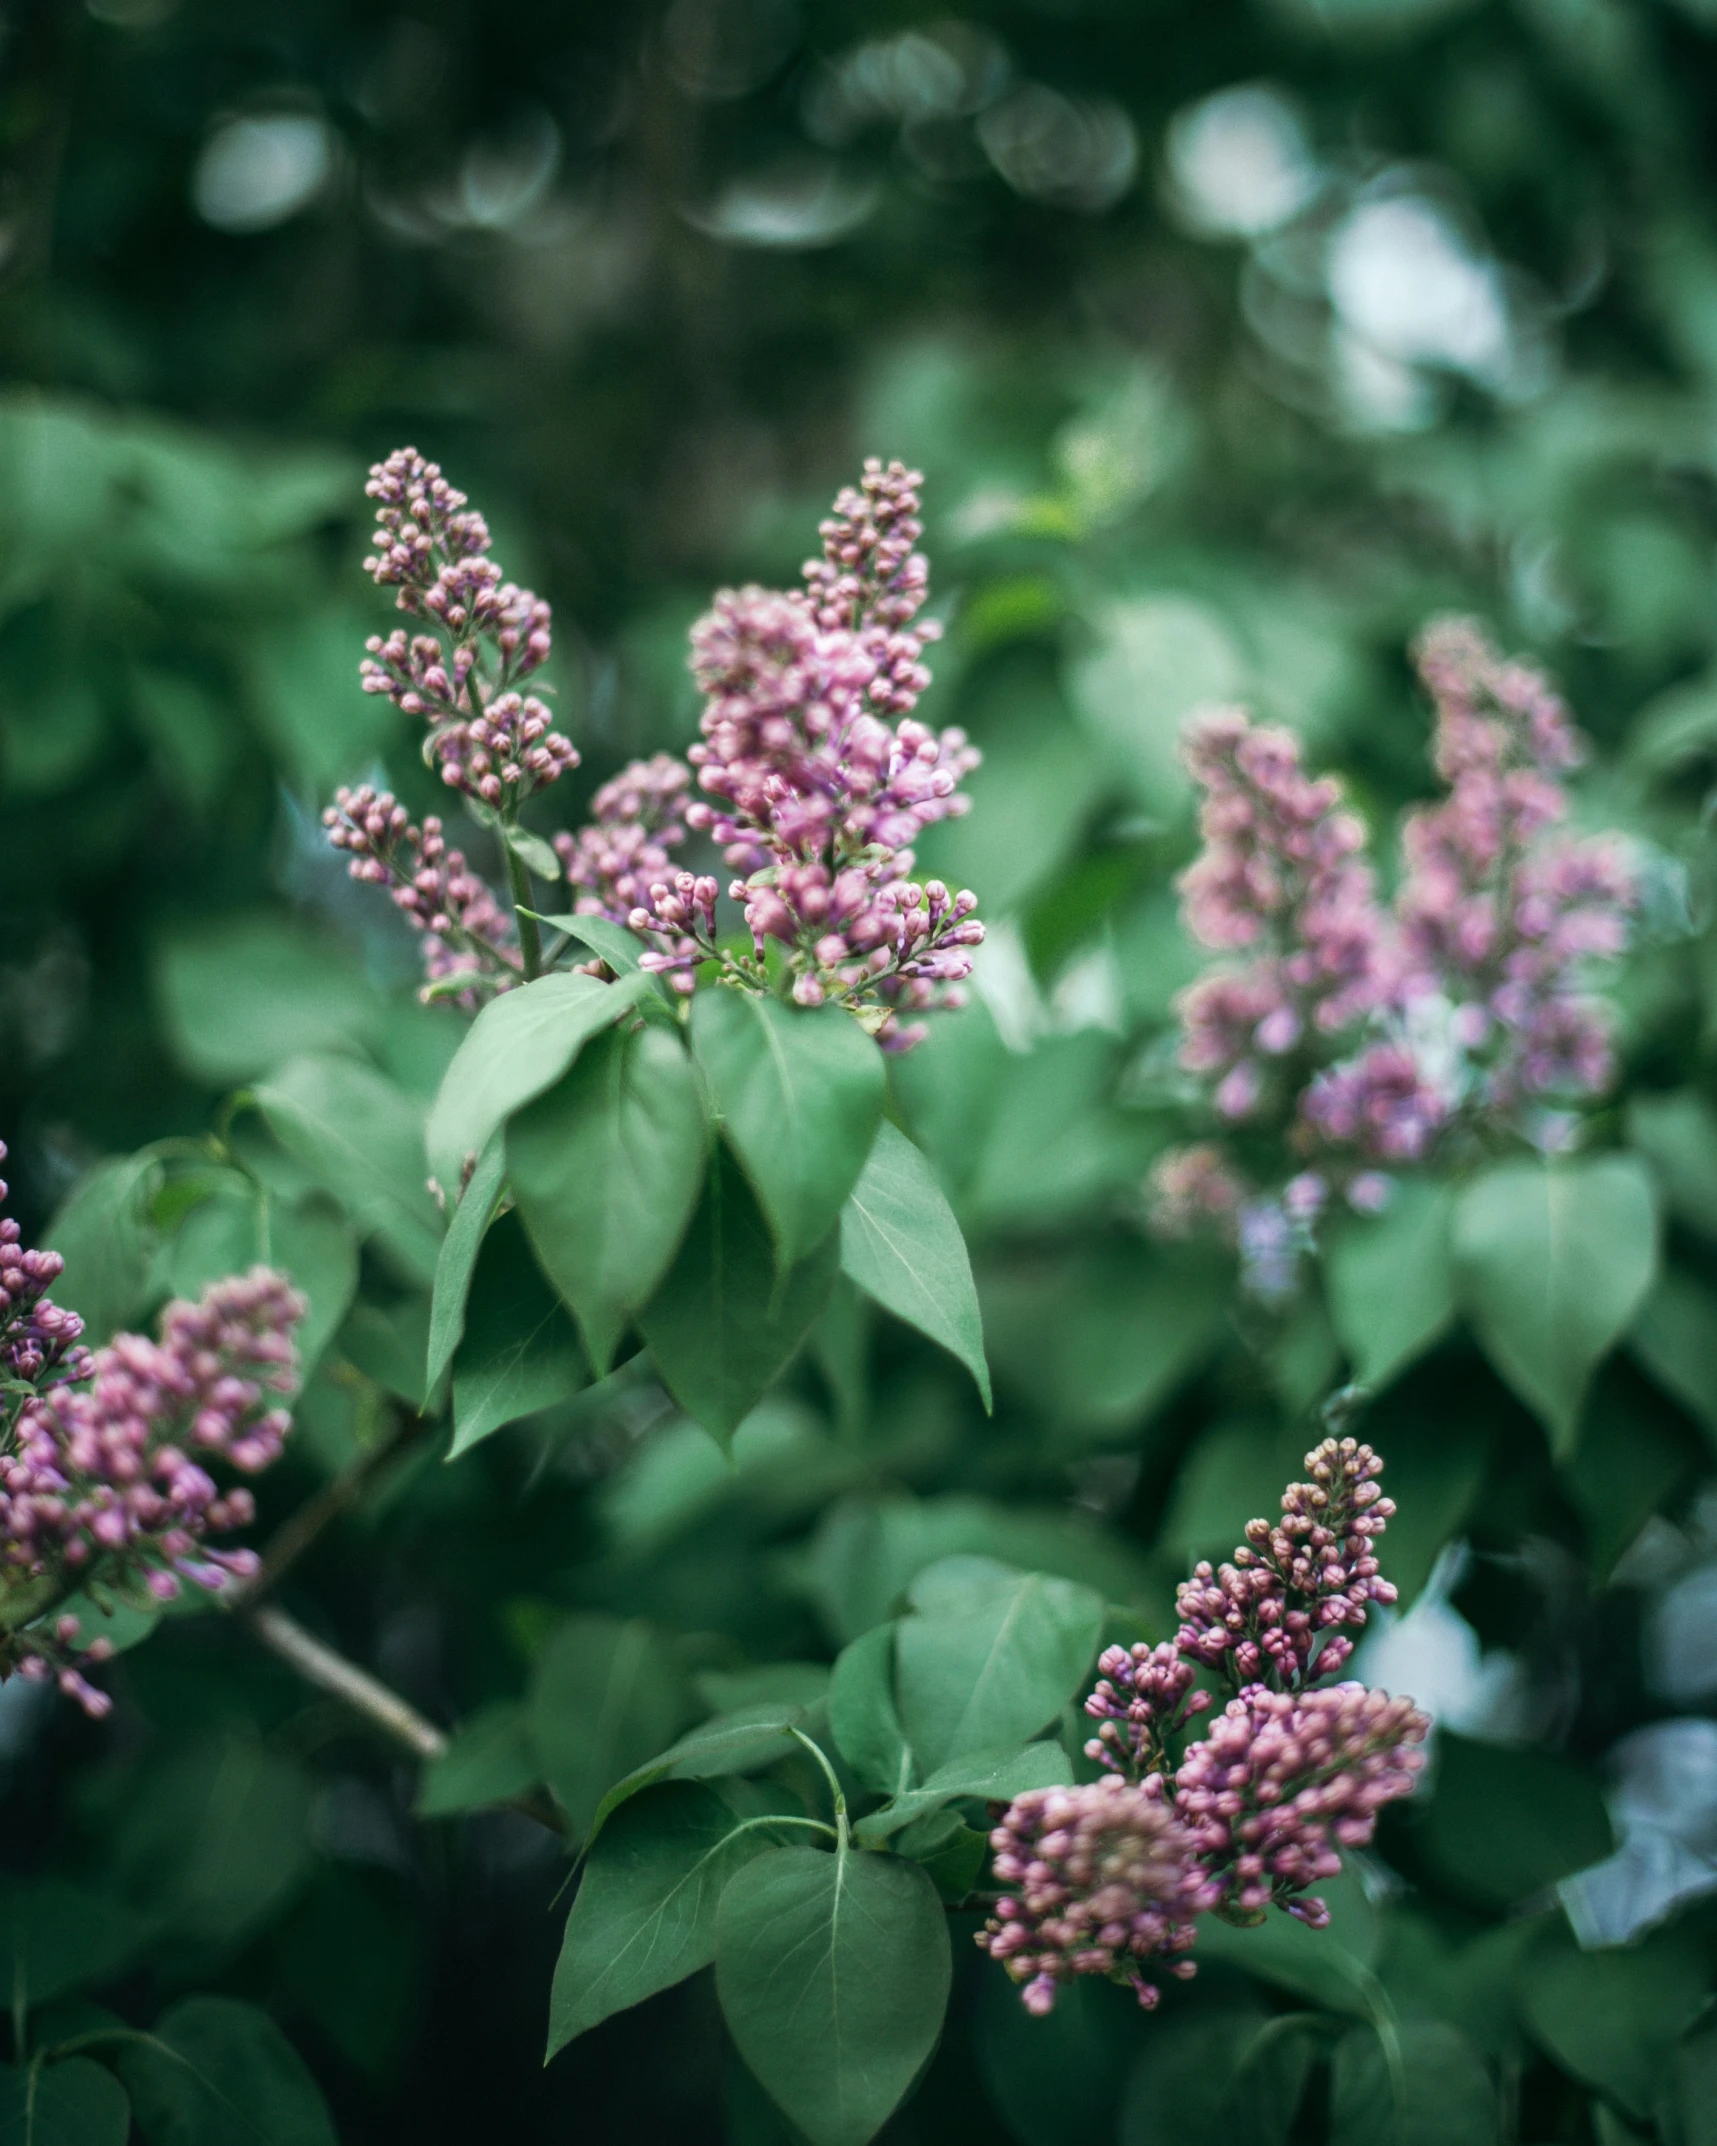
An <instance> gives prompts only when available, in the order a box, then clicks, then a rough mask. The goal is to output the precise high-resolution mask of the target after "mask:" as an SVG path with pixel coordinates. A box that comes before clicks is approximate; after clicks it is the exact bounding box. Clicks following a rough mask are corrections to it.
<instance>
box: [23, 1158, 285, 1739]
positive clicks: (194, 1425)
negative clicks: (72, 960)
mask: <svg viewBox="0 0 1717 2146" xmlns="http://www.w3.org/2000/svg"><path fill="white" fill-rule="evenodd" d="M4 1153H5V1150H4V1148H0V1156H3V1155H4ZM4 1196H5V1187H4V1186H3V1185H0V1198H3V1197H4ZM62 1267H63V1262H62V1261H61V1259H60V1258H59V1255H58V1254H57V1253H52V1252H39V1253H38V1252H28V1251H23V1250H21V1249H20V1248H19V1236H18V1230H17V1226H16V1224H14V1223H12V1222H10V1221H8V1222H5V1223H0V1287H3V1288H4V1289H5V1291H6V1296H7V1299H8V1300H9V1306H10V1308H9V1309H8V1311H7V1312H6V1314H5V1324H4V1325H3V1326H0V1349H3V1350H4V1352H5V1354H4V1362H5V1364H6V1366H7V1371H8V1386H9V1391H7V1392H5V1393H0V1429H3V1436H0V1675H10V1674H13V1673H17V1674H19V1675H22V1676H25V1677H31V1678H42V1677H48V1676H56V1677H57V1679H58V1682H59V1685H60V1688H61V1690H62V1691H64V1692H65V1693H66V1694H67V1695H68V1696H69V1697H72V1698H75V1699H76V1700H77V1701H78V1702H79V1704H80V1705H82V1706H83V1707H84V1708H85V1710H86V1711H87V1712H89V1713H91V1714H98V1715H99V1714H103V1713H105V1712H106V1711H107V1709H108V1706H109V1704H110V1703H111V1702H110V1701H109V1700H108V1699H107V1697H106V1696H105V1694H103V1693H101V1692H98V1691H96V1690H95V1689H94V1687H93V1686H91V1685H90V1684H89V1683H88V1682H87V1681H86V1680H85V1679H84V1677H83V1675H82V1674H81V1671H80V1668H79V1663H80V1662H81V1663H84V1664H87V1663H89V1662H91V1661H100V1660H102V1659H103V1658H104V1656H105V1655H106V1653H108V1652H109V1651H111V1650H110V1649H109V1648H108V1646H107V1643H106V1642H105V1641H102V1640H99V1639H98V1640H96V1641H93V1642H91V1643H90V1644H89V1645H87V1646H85V1647H83V1648H82V1649H81V1650H78V1651H77V1652H76V1653H74V1651H73V1643H74V1642H75V1641H76V1639H77V1636H78V1620H77V1618H76V1617H75V1616H74V1615H70V1614H60V1615H58V1616H55V1615H54V1611H55V1608H56V1605H58V1604H61V1603H63V1602H64V1601H65V1599H66V1597H67V1596H68V1595H69V1594H71V1593H73V1592H74V1591H76V1590H78V1589H81V1588H84V1587H87V1586H89V1585H90V1584H91V1583H92V1582H97V1581H99V1582H101V1583H104V1584H107V1585H114V1586H120V1587H125V1586H133V1585H135V1586H141V1587H142V1588H144V1589H146V1590H147V1592H148V1593H149V1594H151V1595H153V1596H154V1597H155V1598H156V1599H157V1600H159V1601H169V1600H171V1599H172V1598H173V1597H174V1596H175V1595H177V1594H178V1593H179V1591H180V1587H181V1584H182V1583H183V1582H184V1581H186V1580H189V1581H190V1582H191V1583H192V1584H193V1585H194V1586H198V1587H204V1588H208V1589H211V1590H217V1591H218V1590H219V1589H221V1588H223V1587H225V1586H227V1585H228V1584H229V1583H230V1582H231V1581H234V1580H243V1579H247V1578H249V1577H250V1576H251V1575H252V1574H253V1573H254V1572H255V1570H256V1563H257V1561H256V1558H255V1555H254V1553H252V1552H251V1551H248V1550H218V1549H212V1548H210V1547H209V1546H208V1544H207V1542H206V1541H205V1539H204V1538H205V1537H206V1536H208V1535H209V1534H211V1533H222V1532H224V1531H226V1530H227V1529H229V1528H236V1527H244V1526H246V1525H247V1524H248V1523H249V1522H250V1520H251V1519H252V1518H253V1517H254V1513H255V1504H254V1501H253V1500H252V1498H251V1494H250V1492H249V1491H248V1490H246V1489H244V1488H242V1487H239V1488H234V1489H228V1490H224V1491H223V1490H222V1489H221V1488H220V1487H219V1485H218V1484H217V1483H216V1482H215V1479H214V1478H213V1477H212V1476H211V1475H210V1474H209V1472H208V1469H207V1467H206V1466H205V1465H204V1464H205V1462H207V1461H211V1460H219V1461H223V1462H225V1463H226V1464H227V1465H228V1466H230V1467H232V1468H236V1469H237V1470H238V1471H239V1472H240V1473H241V1474H245V1475H255V1474H257V1473H259V1472H260V1471H261V1470H262V1469H264V1468H266V1467H268V1466H269V1465H270V1464H271V1463H272V1462H273V1461H274V1460H276V1459H277V1458H278V1457H279V1454H280V1449H281V1446H282V1443H283V1442H284V1440H285V1437H286V1434H287V1432H288V1430H289V1429H290V1428H291V1417H290V1415H289V1414H288V1412H287V1410H286V1409H285V1408H284V1407H282V1406H281V1405H280V1403H281V1397H282V1396H284V1395H286V1394H288V1393H290V1392H291V1391H292V1388H293V1385H294V1379H295V1371H296V1356H295V1352H294V1349H293V1342H292V1335H293V1330H294V1328H295V1327H296V1326H297V1324H298V1322H299V1320H300V1319H302V1317H303V1316H304V1312H305V1309H306V1306H305V1302H304V1299H303V1298H302V1297H301V1296H300V1295H299V1294H298V1293H297V1291H296V1290H294V1289H293V1288H292V1287H291V1285H290V1284H289V1283H288V1282H287V1281H286V1280H285V1279H284V1277H282V1276H281V1275H279V1274H276V1273H273V1272H272V1271H271V1270H270V1269H269V1268H267V1267H255V1268H253V1269H252V1270H251V1272H250V1273H249V1274H247V1275H234V1276H233V1277H231V1278H230V1279H229V1280H226V1281H222V1282H216V1283H213V1284H211V1286H210V1287H209V1288H208V1289H206V1290H205V1291H204V1292H203V1295H202V1297H201V1298H200V1299H199V1300H198V1301H197V1302H196V1303H194V1304H191V1303H187V1302H185V1301H183V1300H182V1299H176V1300H175V1301H174V1302H172V1303H170V1304H169V1305H168V1306H167V1308H166V1310H165V1311H164V1312H163V1313H162V1315H161V1338H160V1340H159V1341H150V1340H149V1339H148V1338H147V1337H146V1336H144V1335H142V1334H120V1335H118V1336H116V1337H115V1339H114V1340H112V1341H111V1342H109V1343H108V1344H107V1346H106V1347H105V1348H101V1349H96V1350H94V1351H91V1350H89V1349H87V1348H85V1347H83V1346H82V1345H81V1343H80V1341H79V1338H78V1337H79V1336H80V1335H81V1334H82V1332H83V1324H82V1321H81V1320H80V1319H78V1317H77V1316H76V1314H75V1313H73V1312H68V1311H62V1310H60V1309H59V1307H58V1306H56V1305H55V1304H54V1303H53V1302H52V1301H51V1300H50V1299H49V1298H48V1297H47V1296H46V1294H45V1293H44V1292H45V1289H46V1285H47V1283H48V1282H50V1281H53V1280H55V1279H57V1278H58V1276H59V1274H60V1272H61V1271H62ZM19 1277H23V1280H22V1282H20V1281H19V1280H18V1278H19Z"/></svg>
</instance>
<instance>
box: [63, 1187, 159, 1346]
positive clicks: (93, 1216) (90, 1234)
mask: <svg viewBox="0 0 1717 2146" xmlns="http://www.w3.org/2000/svg"><path fill="white" fill-rule="evenodd" d="M160 1168H161V1165H160V1162H159V1160H158V1159H157V1158H156V1156H155V1155H153V1154H152V1153H151V1152H150V1151H149V1150H148V1149H145V1150H144V1152H143V1153H142V1154H140V1155H120V1156H115V1157H113V1158H112V1159H111V1160H110V1161H107V1162H98V1163H97V1164H96V1166H95V1168H94V1169H93V1170H91V1171H89V1172H88V1173H87V1174H86V1175H85V1176H84V1177H82V1178H80V1179H79V1180H78V1182H77V1184H76V1185H75V1186H74V1187H73V1188H72V1191H71V1193H70V1195H69V1196H68V1197H67V1199H66V1201H65V1203H64V1204H63V1205H62V1206H61V1207H60V1208H59V1210H58V1211H57V1212H56V1214H55V1215H54V1218H53V1220H52V1222H51V1223H50V1224H49V1225H48V1234H47V1238H46V1243H47V1246H48V1248H49V1250H51V1251H55V1252H58V1253H59V1254H60V1256H61V1257H62V1258H63V1259H64V1261H65V1263H66V1264H65V1271H64V1273H63V1274H61V1276H60V1278H59V1280H58V1281H57V1282H56V1283H55V1284H54V1289H53V1297H54V1302H55V1303H56V1304H63V1305H65V1306H66V1307H67V1308H68V1309H69V1310H71V1311H75V1312H78V1313H79V1314H81V1316H82V1318H83V1323H84V1339H85V1341H87V1342H89V1343H90V1344H91V1345H92V1346H98V1345H99V1344H100V1343H102V1342H104V1341H106V1340H108V1339H109V1338H110V1337H111V1336H112V1335H114V1334H116V1333H117V1332H118V1331H119V1329H120V1328H121V1327H123V1326H126V1325H127V1324H129V1322H130V1321H132V1320H133V1319H135V1318H136V1317H137V1316H138V1314H139V1313H140V1312H141V1311H142V1309H143V1306H144V1303H145V1301H146V1299H147V1296H148V1292H149V1261H150V1253H151V1249H152V1241H151V1232H150V1229H149V1226H148V1224H147V1222H146V1221H145V1219H144V1211H145V1208H146V1206H147V1203H148V1199H149V1194H150V1191H151V1189H152V1187H153V1185H154V1183H155V1180H156V1179H157V1177H158V1175H159V1172H160Z"/></svg>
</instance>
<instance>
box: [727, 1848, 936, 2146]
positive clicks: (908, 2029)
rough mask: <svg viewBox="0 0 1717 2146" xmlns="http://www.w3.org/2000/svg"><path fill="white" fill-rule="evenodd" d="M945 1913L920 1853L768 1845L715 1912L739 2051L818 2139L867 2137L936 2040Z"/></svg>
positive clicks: (837, 2144)
mask: <svg viewBox="0 0 1717 2146" xmlns="http://www.w3.org/2000/svg"><path fill="white" fill-rule="evenodd" d="M951 1973H952V1963H951V1960H950V1956H949V1949H948V1929H947V1917H946V1915H945V1914H944V1912H943V1908H942V1902H941V1900H940V1899H939V1897H938V1896H937V1892H936V1888H935V1886H934V1885H933V1884H932V1882H931V1881H930V1879H929V1878H928V1877H927V1876H926V1875H925V1873H924V1872H923V1871H922V1870H921V1869H920V1868H919V1867H918V1865H917V1864H916V1863H908V1862H904V1861H902V1860H901V1859H900V1858H899V1857H897V1856H884V1855H867V1854H865V1853H863V1852H862V1851H853V1850H848V1851H846V1852H843V1853H837V1854H833V1855H824V1854H821V1853H819V1851H818V1850H816V1849H814V1848H772V1849H771V1850H770V1851H769V1852H768V1853H767V1854H766V1855H760V1856H758V1857H757V1858H756V1859H755V1861H753V1862H749V1863H747V1864H746V1866H745V1867H744V1869H743V1870H741V1871H740V1872H739V1873H738V1875H737V1876H736V1877H734V1878H733V1879H732V1880H730V1882H729V1884H728V1887H727V1890H726V1891H725V1892H724V1893H723V1894H722V1897H721V1905H720V1907H719V1909H718V1910H717V1912H716V1929H715V1986H716V1990H717V1993H718V1995H719V1996H720V1998H721V2008H722V2012H723V2014H724V2016H725V2017H726V2020H727V2024H728V2027H729V2030H730V2031H731V2033H732V2035H733V2038H734V2041H735V2042H736V2043H737V2044H738V2045H739V2053H740V2055H741V2056H742V2057H744V2059H745V2061H746V2063H747V2064H748V2065H749V2066H750V2067H751V2069H752V2071H753V2072H754V2073H755V2074H756V2075H757V2077H758V2078H759V2079H760V2080H761V2081H762V2083H763V2085H764V2086H765V2087H766V2088H767V2089H768V2090H769V2092H770V2094H771V2095H772V2096H773V2097H774V2099H775V2100H776V2101H777V2102H778V2103H779V2104H780V2106H781V2107H782V2108H783V2109H784V2110H785V2111H786V2113H787V2114H788V2116H790V2117H791V2118H792V2120H793V2122H794V2123H796V2124H797V2125H798V2126H799V2128H800V2130H801V2131H803V2132H804V2133H805V2135H806V2137H807V2138H809V2139H810V2140H811V2141H812V2146H865V2142H866V2141H867V2140H868V2139H870V2138H871V2137H873V2136H874V2135H875V2133H876V2132H877V2131H879V2130H880V2129H881V2128H882V2126H883V2124H884V2123H885V2122H886V2121H887V2120H888V2118H889V2116H890V2115H891V2114H892V2112H893V2111H894V2109H895V2108H896V2106H897V2105H898V2104H899V2102H900V2100H901V2098H902V2096H903V2095H904V2094H905V2092H906V2090H907V2088H908V2087H909V2086H910V2085H911V2084H912V2082H913V2080H914V2079H915V2078H916V2077H917V2075H918V2071H919V2068H920V2066H921V2065H922V2064H923V2063H924V2060H925V2058H926V2057H928V2056H929V2054H930V2052H931V2050H932V2049H934V2048H935V2046H936V2038H937V2035H938V2034H939V2033H940V2032H941V2028H942V2014H943V2010H944V2009H945V2007H946V2005H947V2002H948V1984H949V1979H950V1975H951Z"/></svg>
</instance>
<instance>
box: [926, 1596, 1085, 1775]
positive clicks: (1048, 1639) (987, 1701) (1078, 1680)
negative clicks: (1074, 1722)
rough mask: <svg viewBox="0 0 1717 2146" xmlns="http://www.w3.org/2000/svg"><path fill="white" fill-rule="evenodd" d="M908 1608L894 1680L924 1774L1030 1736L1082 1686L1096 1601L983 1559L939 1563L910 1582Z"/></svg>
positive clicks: (1042, 1726) (1044, 1724)
mask: <svg viewBox="0 0 1717 2146" xmlns="http://www.w3.org/2000/svg"><path fill="white" fill-rule="evenodd" d="M908 1600H909V1602H910V1603H911V1605H912V1610H913V1614H912V1615H910V1616H908V1617H904V1618H902V1619H901V1622H900V1626H899V1630H898V1633H897V1636H896V1640H895V1662H896V1668H895V1679H896V1688H897V1690H898V1692H899V1697H900V1718H901V1722H902V1725H903V1726H904V1728H905V1730H906V1734H907V1739H908V1741H909V1742H910V1743H911V1745H912V1749H913V1751H914V1753H915V1754H916V1756H917V1759H918V1764H919V1766H920V1767H921V1769H922V1770H923V1771H924V1773H925V1774H926V1775H930V1774H933V1773H934V1772H935V1770H936V1769H937V1768H938V1767H941V1766H944V1765H946V1764H947V1762H948V1761H949V1760H950V1759H955V1758H960V1757H963V1756H965V1755H966V1754H968V1753H970V1752H974V1751H987V1750H990V1749H992V1748H994V1747H996V1746H998V1745H1007V1746H1017V1745H1019V1744H1022V1743H1024V1742H1025V1741H1026V1739H1027V1738H1028V1737H1031V1736H1034V1735H1036V1734H1037V1733H1038V1731H1039V1730H1041V1729H1042V1728H1044V1727H1045V1726H1046V1724H1047V1723H1049V1722H1051V1721H1053V1720H1054V1719H1055V1717H1056V1716H1057V1715H1058V1714H1059V1713H1060V1711H1061V1709H1062V1708H1063V1707H1064V1706H1065V1705H1066V1704H1067V1703H1068V1701H1069V1700H1070V1699H1072V1698H1073V1697H1074V1695H1075V1693H1076V1692H1077V1691H1078V1689H1079V1687H1080V1686H1081V1685H1082V1684H1083V1682H1084V1680H1085V1678H1086V1676H1087V1674H1088V1673H1089V1671H1090V1668H1091V1662H1092V1658H1093V1656H1094V1655H1095V1654H1096V1652H1097V1646H1098V1642H1099V1640H1100V1639H1101V1637H1102V1631H1103V1614H1104V1612H1103V1598H1102V1596H1101V1595H1099V1594H1095V1593H1094V1592H1093V1591H1092V1590H1091V1589H1090V1588H1088V1587H1081V1586H1079V1585H1077V1584H1076V1583H1075V1582H1074V1581H1072V1580H1055V1579H1048V1578H1046V1577H1045V1576H1044V1575H1043V1574H1042V1573H1040V1572H1015V1571H1013V1570H1012V1569H1011V1568H1010V1567H1008V1566H1006V1565H1001V1564H997V1563H995V1562H994V1561H993V1560H992V1559H990V1558H984V1557H949V1558H944V1559H942V1560H941V1562H940V1563H938V1564H935V1565H932V1566H930V1567H929V1568H928V1570H926V1571H924V1572H921V1573H920V1574H919V1575H918V1577H917V1579H916V1580H914V1582H913V1583H912V1587H911V1590H910V1593H909V1595H908Z"/></svg>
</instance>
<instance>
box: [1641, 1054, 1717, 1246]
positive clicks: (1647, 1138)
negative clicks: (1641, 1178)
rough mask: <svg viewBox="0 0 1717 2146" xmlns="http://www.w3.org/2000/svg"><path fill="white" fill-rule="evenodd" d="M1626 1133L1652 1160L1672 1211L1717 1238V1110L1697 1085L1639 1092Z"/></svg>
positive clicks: (1694, 1226)
mask: <svg viewBox="0 0 1717 2146" xmlns="http://www.w3.org/2000/svg"><path fill="white" fill-rule="evenodd" d="M1628 1138H1629V1139H1630V1140H1631V1141H1632V1142H1633V1144H1634V1146H1635V1147H1636V1148H1638V1149H1639V1151H1640V1153H1641V1154H1642V1155H1643V1156H1644V1157H1645V1158H1646V1160H1647V1162H1649V1163H1650V1164H1651V1167H1652V1174H1653V1175H1654V1176H1655V1177H1656V1179H1657V1183H1658V1189H1659V1190H1660V1192H1661V1193H1662V1195H1663V1202H1664V1205H1665V1206H1666V1207H1667V1208H1668V1209H1669V1211H1670V1212H1671V1213H1672V1214H1673V1215H1675V1216H1676V1217H1677V1218H1678V1219H1679V1220H1680V1221H1683V1222H1686V1223H1688V1224H1689V1225H1691V1227H1692V1228H1694V1229H1696V1230H1698V1231H1699V1232H1700V1234H1701V1235H1702V1236H1705V1237H1710V1238H1717V1110H1713V1109H1712V1107H1711V1105H1710V1104H1709V1103H1708V1102H1707V1101H1706V1100H1705V1098H1704V1097H1703V1096H1702V1095H1701V1094H1700V1093H1699V1092H1698V1090H1697V1089H1695V1088H1680V1089H1677V1090H1676V1091H1675V1092H1674V1093H1673V1094H1670V1095H1639V1096H1635V1098H1634V1100H1633V1101H1632V1102H1631V1103H1630V1104H1629V1105H1628Z"/></svg>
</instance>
